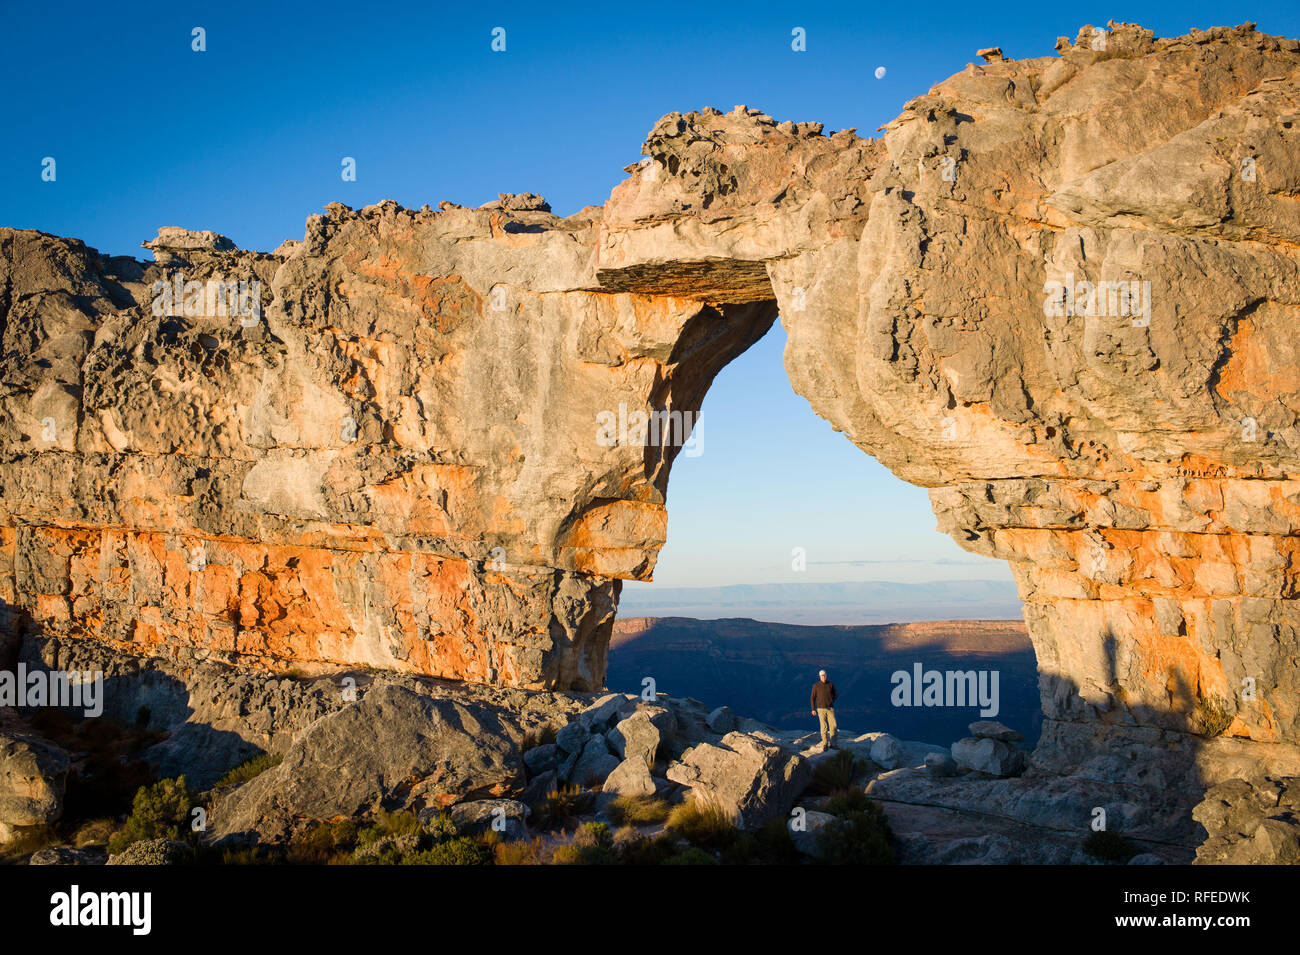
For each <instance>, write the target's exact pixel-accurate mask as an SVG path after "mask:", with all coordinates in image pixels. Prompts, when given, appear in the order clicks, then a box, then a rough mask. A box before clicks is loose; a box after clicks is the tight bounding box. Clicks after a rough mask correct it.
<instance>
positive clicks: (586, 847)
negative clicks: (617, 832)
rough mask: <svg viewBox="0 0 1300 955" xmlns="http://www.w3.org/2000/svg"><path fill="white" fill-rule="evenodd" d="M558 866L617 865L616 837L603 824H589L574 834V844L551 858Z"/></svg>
mask: <svg viewBox="0 0 1300 955" xmlns="http://www.w3.org/2000/svg"><path fill="white" fill-rule="evenodd" d="M551 859H552V861H554V862H555V863H556V864H557V865H615V864H617V863H618V861H619V859H618V857H617V856H616V855H615V854H614V837H613V835H611V833H610V831H609V826H607V825H605V823H603V822H589V823H587V824H586V825H584V826H583V827H582V828H581V829H579V830H578V831H577V832H575V833H574V834H573V842H571V843H570V844H569V845H567V846H560V847H558V848H557V849H556V850H555V852H554V853H552V856H551Z"/></svg>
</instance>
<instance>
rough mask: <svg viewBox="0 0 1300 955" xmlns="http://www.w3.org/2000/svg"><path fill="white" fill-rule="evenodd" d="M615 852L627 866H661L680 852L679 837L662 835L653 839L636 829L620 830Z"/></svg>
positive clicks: (615, 843) (616, 839) (615, 841)
mask: <svg viewBox="0 0 1300 955" xmlns="http://www.w3.org/2000/svg"><path fill="white" fill-rule="evenodd" d="M619 832H620V836H619V837H616V838H615V840H614V852H615V853H616V854H617V855H618V857H619V859H620V860H621V861H622V862H623V863H624V864H625V865H661V864H662V863H664V862H667V861H668V860H669V859H670V858H672V857H673V856H675V855H676V854H677V852H678V849H677V837H676V836H672V835H668V834H666V833H661V834H659V835H657V836H655V837H653V838H650V837H648V836H644V835H642V834H641V833H639V832H637V831H636V830H635V829H626V830H619Z"/></svg>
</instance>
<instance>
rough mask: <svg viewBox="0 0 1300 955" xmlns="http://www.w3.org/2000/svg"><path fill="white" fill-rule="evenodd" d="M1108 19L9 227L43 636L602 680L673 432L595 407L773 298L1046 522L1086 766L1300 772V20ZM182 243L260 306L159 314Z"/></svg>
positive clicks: (876, 450)
mask: <svg viewBox="0 0 1300 955" xmlns="http://www.w3.org/2000/svg"><path fill="white" fill-rule="evenodd" d="M1092 35H1093V31H1092V30H1091V28H1085V30H1084V31H1083V32H1082V33H1081V38H1080V41H1076V43H1075V44H1071V43H1070V42H1069V41H1068V40H1062V41H1060V42H1058V53H1059V56H1052V57H1042V58H1038V59H1031V60H1022V61H1011V60H995V61H994V62H990V63H987V64H984V65H981V66H975V65H970V66H968V67H967V68H966V70H964V71H963V72H962V73H959V74H957V75H956V76H954V77H953V78H951V79H950V80H948V81H946V82H945V83H943V84H941V85H939V86H937V87H936V88H935V89H934V90H932V91H931V92H930V93H929V94H926V95H924V96H921V97H918V98H917V99H915V100H912V101H911V102H910V103H908V104H907V106H906V108H905V110H904V112H903V114H902V115H901V116H900V117H899V118H898V119H896V120H895V121H894V122H892V123H890V124H889V125H888V126H887V127H885V128H884V131H883V134H882V135H881V136H880V137H879V138H877V139H863V138H860V137H858V136H857V135H856V133H855V132H854V131H852V130H844V131H840V132H837V133H835V134H833V135H830V136H826V135H823V131H822V129H821V126H820V125H819V124H813V123H790V122H783V123H778V122H776V121H774V120H772V119H771V118H770V117H767V116H765V115H763V114H762V113H760V112H758V111H757V110H751V109H746V108H744V107H737V108H736V110H734V111H732V112H731V113H727V114H723V113H720V112H718V111H716V110H704V111H702V112H698V113H688V114H671V115H669V116H667V117H665V118H664V119H662V120H661V121H660V122H659V123H658V124H657V125H656V126H655V128H654V129H653V130H652V131H651V133H650V136H649V138H648V140H647V142H646V144H645V147H644V150H643V151H644V152H645V153H646V159H645V160H643V161H642V162H641V163H639V164H637V165H636V166H633V167H629V169H628V172H629V178H628V179H627V180H626V181H625V182H624V183H622V184H621V185H620V186H618V187H617V188H616V189H615V190H614V193H613V195H612V196H611V197H610V199H609V201H608V202H607V203H605V205H604V206H603V207H589V208H587V209H584V210H582V211H581V212H579V213H577V214H575V215H572V216H569V217H567V218H559V217H557V216H555V215H552V214H551V212H550V211H549V208H548V207H547V206H546V204H545V202H544V201H543V200H541V199H540V198H539V197H536V196H531V195H525V196H508V195H503V196H502V197H501V199H500V201H498V202H495V203H490V204H488V205H487V206H485V207H482V208H479V209H468V208H463V207H460V206H456V205H454V204H452V203H442V204H441V205H440V206H439V208H438V209H437V210H432V209H429V208H428V207H425V208H424V209H422V210H419V211H410V210H406V209H402V208H400V207H399V206H397V204H396V203H392V202H384V203H380V204H378V205H375V206H371V207H367V208H366V209H363V210H360V211H357V212H354V211H352V210H349V209H347V208H346V207H344V206H341V205H338V204H334V205H332V206H330V207H328V208H327V209H326V212H325V214H323V215H317V216H312V217H311V218H310V219H309V220H308V223H307V230H306V235H305V238H304V240H303V241H302V242H290V243H285V245H284V246H282V247H281V248H280V249H277V250H276V252H274V253H271V254H262V253H254V252H246V251H241V250H238V249H235V248H233V246H232V245H231V244H230V243H229V242H228V241H227V240H224V239H222V237H219V236H214V235H212V234H210V233H208V234H203V233H190V232H185V231H184V230H174V229H173V230H163V231H162V232H161V233H160V235H159V238H158V239H157V240H156V241H155V242H153V243H151V244H150V247H151V248H152V249H153V251H154V256H155V262H154V263H152V264H147V265H146V264H142V263H137V262H134V261H133V260H129V259H120V258H108V257H104V256H100V255H99V254H98V253H96V252H95V251H94V250H91V249H87V248H86V247H85V246H84V245H82V244H81V243H78V242H76V241H74V240H64V239H57V238H54V237H51V236H46V235H43V234H40V233H34V232H27V231H20V230H9V229H6V230H0V269H2V270H3V274H2V276H0V277H2V278H3V283H2V284H0V288H3V295H2V296H0V325H2V330H3V336H4V346H5V347H4V357H3V364H2V366H0V373H2V375H3V378H2V379H0V380H2V382H3V393H2V395H0V447H2V448H3V467H0V482H2V483H3V491H4V493H3V509H2V510H0V587H2V588H3V592H2V593H0V597H2V598H3V600H4V601H5V604H6V605H7V606H9V607H11V608H16V609H17V611H18V612H15V613H14V614H12V615H11V617H10V623H9V630H10V633H11V635H12V634H13V633H16V632H17V630H18V624H17V623H16V622H15V621H18V620H22V621H24V624H23V626H25V627H30V628H32V629H35V630H37V631H39V632H40V633H42V634H43V635H45V636H46V637H51V638H55V639H62V640H82V639H93V640H95V641H99V642H102V643H107V644H108V645H110V646H113V647H115V648H117V649H120V650H123V651H128V652H133V653H145V654H158V655H162V656H166V657H169V658H172V659H175V660H178V661H181V662H185V661H187V660H194V659H221V660H227V661H230V662H234V663H240V664H248V665H264V666H269V667H272V668H285V667H287V666H290V665H293V666H298V667H311V666H316V665H319V666H329V665H337V664H347V665H357V664H363V665H371V666H378V667H388V668H395V669H406V670H413V671H417V672H423V673H430V674H434V675H439V676H448V677H456V678H461V679H470V680H477V681H483V682H496V683H503V684H508V685H517V686H553V687H572V688H577V689H588V688H594V687H596V686H598V685H599V684H600V682H601V679H602V677H603V673H604V663H605V653H606V648H607V644H608V638H609V631H610V626H611V625H612V621H613V614H614V610H615V607H616V603H617V597H618V590H619V581H620V580H621V579H633V578H644V577H646V576H648V575H649V574H650V573H651V571H652V569H653V565H654V560H655V556H656V554H657V552H658V549H659V547H660V545H661V544H662V542H663V537H664V529H665V511H664V496H665V491H666V482H667V475H668V470H669V466H670V465H671V462H672V458H673V457H674V456H675V454H676V453H677V451H678V449H677V448H676V447H672V446H669V447H659V446H647V445H645V444H643V443H640V442H638V441H636V440H630V441H628V442H626V443H621V444H619V445H618V446H616V447H611V446H609V445H608V443H602V442H601V441H600V440H599V439H598V426H597V419H598V416H599V415H600V414H601V413H602V412H615V413H617V411H618V409H619V408H620V406H625V407H627V408H628V409H631V410H640V411H643V412H655V411H674V410H682V411H685V410H694V409H698V407H699V403H700V400H701V399H702V396H703V393H704V391H705V390H706V389H707V387H708V384H709V382H711V381H712V379H713V377H714V375H716V373H717V371H718V370H719V369H720V368H721V367H723V366H724V365H725V364H726V363H727V362H728V361H730V360H731V359H732V358H733V357H735V356H736V355H737V354H739V353H740V352H742V351H743V350H744V349H745V348H747V347H748V346H749V345H750V344H752V342H753V341H756V340H757V338H758V337H760V336H761V335H762V334H763V333H764V332H765V331H766V330H767V328H768V327H770V325H771V323H772V322H773V321H774V320H775V319H776V316H777V313H778V311H779V312H780V314H781V316H782V320H783V321H784V322H785V323H786V327H787V329H788V332H789V346H788V349H787V353H786V367H787V371H788V373H789V376H790V379H791V382H792V384H793V385H794V387H795V389H796V390H797V391H799V392H800V393H801V394H802V395H804V396H805V397H806V398H807V399H808V400H809V402H810V403H811V405H812V407H813V409H814V410H815V411H816V412H817V413H818V414H819V415H821V416H822V417H825V418H827V419H828V420H829V421H830V422H831V423H832V424H833V425H834V426H835V427H836V428H837V429H838V430H841V431H843V432H844V433H845V435H846V436H847V437H848V438H849V440H851V441H853V442H854V443H855V444H857V445H858V446H859V447H861V448H862V449H863V450H864V451H866V452H868V453H870V454H872V455H874V456H876V457H877V458H879V459H880V460H881V461H882V462H883V463H884V464H885V465H886V466H888V467H889V468H890V469H891V470H893V471H894V473H896V474H897V475H899V476H900V477H901V478H903V479H904V480H908V481H911V482H913V483H915V484H920V485H923V486H925V487H928V488H930V494H931V499H932V502H933V505H934V509H935V512H936V514H937V516H938V520H939V525H940V528H941V529H942V530H944V531H946V532H948V533H950V534H952V535H953V536H954V538H955V539H956V540H957V541H958V542H959V543H961V544H962V546H964V547H966V548H968V549H970V550H972V551H975V552H978V553H982V554H986V555H991V556H996V557H1000V558H1003V559H1006V560H1009V561H1010V562H1011V564H1012V566H1013V568H1014V570H1015V573H1016V577H1017V580H1018V581H1019V585H1020V589H1021V595H1022V598H1023V599H1024V601H1025V604H1026V616H1027V618H1028V624H1029V627H1030V632H1031V635H1032V637H1033V640H1034V643H1035V647H1036V650H1037V653H1038V656H1039V661H1040V666H1041V674H1042V675H1041V688H1042V696H1043V703H1044V708H1045V712H1046V715H1047V717H1048V722H1047V724H1046V730H1045V734H1044V741H1045V742H1046V743H1047V744H1048V745H1046V746H1040V761H1041V762H1042V764H1043V765H1044V766H1045V767H1046V768H1056V769H1066V768H1071V767H1073V768H1076V769H1077V768H1079V767H1087V766H1093V767H1094V769H1095V768H1096V767H1097V766H1098V765H1100V764H1099V763H1098V761H1099V760H1100V761H1102V762H1103V763H1104V762H1105V761H1107V760H1110V761H1113V760H1115V759H1117V758H1119V756H1118V755H1117V754H1119V753H1121V752H1123V753H1126V757H1125V758H1127V759H1137V758H1138V757H1139V756H1144V757H1145V756H1150V755H1151V754H1157V753H1168V752H1169V751H1171V750H1174V751H1180V752H1183V753H1185V754H1187V756H1188V758H1189V759H1195V760H1197V761H1200V763H1201V764H1202V765H1201V766H1200V768H1199V769H1198V771H1199V772H1201V773H1202V775H1203V776H1204V777H1205V778H1207V779H1209V778H1212V777H1222V776H1224V775H1231V773H1232V772H1233V767H1236V766H1241V765H1245V764H1250V765H1251V766H1252V767H1255V768H1259V769H1269V768H1271V769H1273V770H1275V771H1283V772H1291V773H1296V772H1300V756H1298V755H1297V753H1298V752H1300V750H1297V745H1296V744H1297V731H1298V729H1300V726H1298V724H1297V720H1298V719H1300V715H1298V714H1297V709H1296V704H1297V700H1300V693H1297V690H1298V689H1300V687H1298V686H1297V679H1300V678H1298V677H1297V670H1296V666H1295V664H1296V661H1297V657H1298V656H1300V646H1298V643H1297V625H1298V624H1300V615H1297V612H1296V609H1295V608H1296V603H1295V572H1294V565H1295V563H1296V541H1297V540H1298V539H1300V530H1298V528H1300V482H1297V481H1296V480H1295V478H1294V477H1293V475H1294V472H1295V465H1296V459H1297V453H1298V452H1297V448H1300V429H1297V419H1296V411H1297V406H1298V405H1300V385H1298V382H1300V353H1297V351H1296V348H1295V345H1294V335H1293V333H1292V329H1293V327H1294V323H1295V320H1296V317H1297V316H1298V315H1300V281H1297V279H1300V275H1298V274H1297V272H1298V271H1300V257H1298V256H1297V249H1298V248H1300V244H1298V243H1300V212H1298V211H1297V210H1300V206H1297V204H1296V201H1295V196H1296V195H1297V194H1300V165H1298V164H1297V160H1296V158H1295V157H1296V156H1297V155H1300V153H1298V152H1297V149H1296V146H1297V138H1298V137H1300V133H1298V132H1297V126H1296V122H1297V111H1296V110H1297V83H1296V75H1297V70H1298V69H1300V45H1298V44H1297V43H1296V42H1295V41H1292V40H1283V39H1277V38H1272V37H1267V36H1263V35H1261V34H1258V33H1256V32H1255V31H1254V30H1253V28H1252V27H1250V26H1246V27H1242V28H1238V29H1236V30H1228V29H1215V30H1211V31H1206V32H1196V33H1193V34H1191V35H1189V36H1186V37H1181V38H1177V39H1169V40H1165V39H1160V40H1158V39H1155V38H1154V37H1153V36H1152V34H1151V33H1150V31H1145V30H1142V29H1140V28H1138V27H1134V26H1130V25H1124V24H1113V25H1112V30H1111V31H1110V32H1109V33H1108V34H1107V43H1106V44H1105V48H1104V49H1095V48H1094V44H1092V43H1091V42H1090V41H1089V42H1083V41H1084V40H1086V39H1087V38H1089V37H1091V36H1092ZM1247 160H1248V161H1247ZM177 274H180V275H181V276H182V278H183V281H197V282H206V281H209V280H214V281H215V280H223V281H224V280H230V279H242V280H246V281H254V280H255V281H257V282H259V283H260V296H261V301H260V305H261V310H260V314H256V315H254V316H252V317H249V318H248V320H247V321H243V320H240V321H235V320H232V318H231V316H230V315H208V314H205V307H199V308H197V309H196V310H195V311H194V313H192V314H185V313H184V310H182V314H180V315H167V314H158V311H159V310H158V309H156V308H155V307H154V306H155V303H156V300H157V292H156V286H155V283H157V282H162V283H164V285H169V284H170V283H171V282H173V281H174V279H175V277H176V275H177ZM1147 282H1149V283H1150V284H1149V285H1144V284H1143V283H1147ZM1103 283H1125V284H1123V285H1120V284H1114V285H1110V284H1103ZM1127 283H1135V284H1131V285H1130V284H1127ZM1099 288H1100V290H1101V291H1100V294H1098V289H1099ZM1130 292H1131V293H1132V294H1131V295H1130ZM163 311H165V309H164V310H163ZM1243 690H1248V691H1249V692H1243ZM1192 739H1195V740H1197V741H1198V742H1196V743H1195V745H1194V746H1193V745H1191V744H1189V743H1188V742H1187V741H1188V740H1192ZM1183 769H1184V770H1185V769H1186V767H1185V766H1184V767H1183ZM1097 771H1098V772H1102V771H1103V770H1100V769H1099V770H1097ZM1163 771H1164V770H1162V769H1160V768H1159V767H1156V768H1152V769H1151V770H1150V771H1149V772H1148V776H1147V778H1146V779H1145V782H1147V783H1152V784H1158V780H1156V779H1155V778H1154V777H1153V776H1151V775H1150V774H1151V773H1159V772H1163ZM1180 771H1181V770H1180Z"/></svg>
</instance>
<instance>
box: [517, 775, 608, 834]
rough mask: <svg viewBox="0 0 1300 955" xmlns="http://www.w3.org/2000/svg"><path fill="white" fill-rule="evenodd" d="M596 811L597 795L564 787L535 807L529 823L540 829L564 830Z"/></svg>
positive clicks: (575, 787) (579, 788)
mask: <svg viewBox="0 0 1300 955" xmlns="http://www.w3.org/2000/svg"><path fill="white" fill-rule="evenodd" d="M595 810H596V794H595V793H593V792H590V791H589V790H585V789H582V788H581V787H578V786H563V787H561V788H560V789H558V790H557V791H556V792H553V793H551V795H549V796H547V797H546V798H545V799H543V800H542V801H541V802H539V803H538V804H537V805H536V806H534V807H533V814H532V815H531V816H530V817H529V822H530V823H531V824H532V825H534V826H536V827H537V828H538V829H544V830H549V829H564V828H568V827H570V826H576V825H577V824H578V819H579V817H581V816H585V815H590V814H591V813H593V812H595Z"/></svg>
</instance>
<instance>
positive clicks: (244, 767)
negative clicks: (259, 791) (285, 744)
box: [212, 753, 284, 789]
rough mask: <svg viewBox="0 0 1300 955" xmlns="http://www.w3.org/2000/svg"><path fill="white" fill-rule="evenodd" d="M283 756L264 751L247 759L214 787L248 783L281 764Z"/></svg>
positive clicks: (219, 787)
mask: <svg viewBox="0 0 1300 955" xmlns="http://www.w3.org/2000/svg"><path fill="white" fill-rule="evenodd" d="M282 759H284V757H283V756H272V755H271V754H270V753H263V754H262V755H260V756H254V757H252V758H251V759H246V760H244V761H243V762H242V763H240V764H239V765H238V766H236V767H235V768H234V769H232V770H231V771H230V772H228V773H226V775H224V776H222V777H221V778H220V779H219V780H217V784H216V785H215V786H213V787H212V788H213V789H221V788H223V787H225V786H238V785H239V784H240V783H246V782H248V781H249V780H250V779H253V778H254V777H256V776H260V775H262V773H264V772H266V771H267V770H268V769H271V768H272V767H273V766H279V765H280V761H281V760H282Z"/></svg>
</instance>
